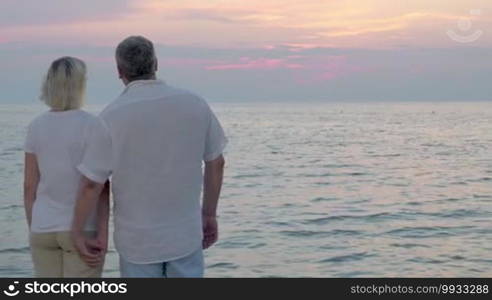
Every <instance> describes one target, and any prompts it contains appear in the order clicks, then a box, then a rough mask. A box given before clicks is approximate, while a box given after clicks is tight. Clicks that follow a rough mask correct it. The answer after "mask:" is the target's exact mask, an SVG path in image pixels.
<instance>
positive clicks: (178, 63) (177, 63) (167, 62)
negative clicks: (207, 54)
mask: <svg viewBox="0 0 492 300" xmlns="http://www.w3.org/2000/svg"><path fill="white" fill-rule="evenodd" d="M221 63H224V61H222V60H214V59H202V58H179V57H177V58H168V59H163V60H159V64H160V65H164V66H172V67H204V68H205V67H207V66H210V65H214V64H221Z"/></svg>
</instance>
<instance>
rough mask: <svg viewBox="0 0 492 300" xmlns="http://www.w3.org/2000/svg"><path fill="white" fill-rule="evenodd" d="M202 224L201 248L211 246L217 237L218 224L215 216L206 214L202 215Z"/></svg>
mask: <svg viewBox="0 0 492 300" xmlns="http://www.w3.org/2000/svg"><path fill="white" fill-rule="evenodd" d="M202 224H203V241H202V247H203V249H207V248H209V247H210V246H212V245H213V244H214V243H215V242H216V241H217V239H218V238H219V226H218V224H217V218H216V216H206V215H203V217H202Z"/></svg>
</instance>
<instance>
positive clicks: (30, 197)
mask: <svg viewBox="0 0 492 300" xmlns="http://www.w3.org/2000/svg"><path fill="white" fill-rule="evenodd" d="M39 178H40V173H39V166H38V161H37V159H36V155H34V154H32V153H27V152H26V154H25V157H24V209H25V211H26V219H27V225H28V226H29V228H31V220H32V206H33V205H34V201H35V200H36V191H37V189H38V184H39Z"/></svg>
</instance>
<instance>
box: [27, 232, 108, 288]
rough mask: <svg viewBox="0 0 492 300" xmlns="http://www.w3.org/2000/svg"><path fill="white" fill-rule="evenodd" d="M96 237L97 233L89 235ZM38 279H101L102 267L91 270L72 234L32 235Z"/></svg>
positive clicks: (33, 255) (33, 257) (31, 243)
mask: <svg viewBox="0 0 492 300" xmlns="http://www.w3.org/2000/svg"><path fill="white" fill-rule="evenodd" d="M87 234H88V235H91V236H94V235H95V232H90V233H87ZM30 245H31V254H32V261H33V263H34V272H35V275H36V277H86V278H89V277H94V278H99V277H101V273H102V266H100V267H97V268H91V267H89V266H87V264H86V263H85V262H84V261H83V260H82V259H81V258H80V256H79V254H78V252H77V250H76V249H75V247H74V245H73V243H72V240H71V238H70V232H49V233H31V235H30Z"/></svg>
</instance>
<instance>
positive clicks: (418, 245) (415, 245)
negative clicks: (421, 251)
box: [390, 243, 430, 249]
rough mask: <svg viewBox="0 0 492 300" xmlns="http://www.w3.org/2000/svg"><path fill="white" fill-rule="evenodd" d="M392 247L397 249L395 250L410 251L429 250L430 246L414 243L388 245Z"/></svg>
mask: <svg viewBox="0 0 492 300" xmlns="http://www.w3.org/2000/svg"><path fill="white" fill-rule="evenodd" d="M390 246H392V247H397V248H406V249H411V248H430V246H427V245H424V244H414V243H404V244H398V243H394V244H390Z"/></svg>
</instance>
